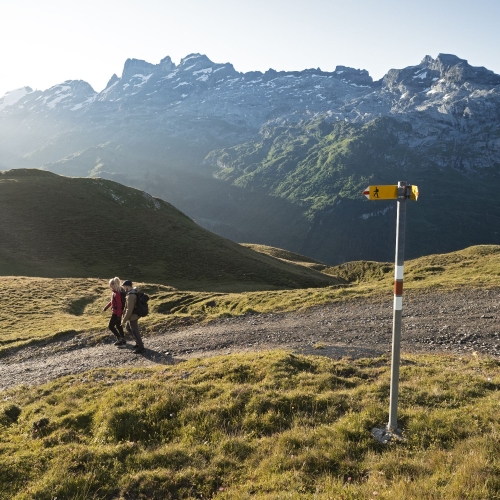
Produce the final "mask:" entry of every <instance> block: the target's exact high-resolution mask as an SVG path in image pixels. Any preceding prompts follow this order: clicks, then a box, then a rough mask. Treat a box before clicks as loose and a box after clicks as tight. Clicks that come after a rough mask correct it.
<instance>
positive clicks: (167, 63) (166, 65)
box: [158, 56, 175, 71]
mask: <svg viewBox="0 0 500 500" xmlns="http://www.w3.org/2000/svg"><path fill="white" fill-rule="evenodd" d="M158 66H160V68H161V69H162V70H163V71H172V70H174V69H175V64H174V63H173V62H172V59H171V58H170V56H166V57H164V58H163V59H162V60H161V61H160V64H159V65H158Z"/></svg>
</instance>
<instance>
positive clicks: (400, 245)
mask: <svg viewBox="0 0 500 500" xmlns="http://www.w3.org/2000/svg"><path fill="white" fill-rule="evenodd" d="M407 189H408V188H407V185H406V182H403V181H400V182H398V213H397V222H396V263H395V264H396V266H395V270H394V315H393V321H392V365H391V394H390V403H389V423H388V424H387V430H388V431H389V432H393V433H397V432H398V391H399V364H400V359H401V319H402V315H403V271H404V252H405V229H406V199H407Z"/></svg>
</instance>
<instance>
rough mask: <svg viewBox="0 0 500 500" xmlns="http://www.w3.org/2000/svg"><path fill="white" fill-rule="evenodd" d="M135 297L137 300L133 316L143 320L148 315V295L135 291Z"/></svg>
mask: <svg viewBox="0 0 500 500" xmlns="http://www.w3.org/2000/svg"><path fill="white" fill-rule="evenodd" d="M136 295H137V299H136V301H135V307H134V314H137V316H139V318H143V317H144V316H147V315H148V314H149V306H148V301H149V295H146V294H145V293H143V292H139V291H137V293H136Z"/></svg>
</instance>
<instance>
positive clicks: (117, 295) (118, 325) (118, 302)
mask: <svg viewBox="0 0 500 500" xmlns="http://www.w3.org/2000/svg"><path fill="white" fill-rule="evenodd" d="M109 288H111V290H112V291H113V293H112V295H111V300H110V301H109V302H108V304H106V306H105V307H104V309H103V311H107V310H108V309H109V308H110V307H111V311H112V313H113V314H112V315H111V319H110V320H109V325H108V328H109V329H110V330H111V331H112V332H113V334H114V335H115V337H116V342H115V345H116V346H120V345H125V344H126V343H127V341H126V340H125V333H124V332H123V328H122V313H123V306H124V304H123V297H124V295H125V294H123V295H122V287H121V286H120V278H113V279H111V280H109Z"/></svg>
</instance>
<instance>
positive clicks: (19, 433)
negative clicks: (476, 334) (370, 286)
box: [0, 352, 500, 500]
mask: <svg viewBox="0 0 500 500" xmlns="http://www.w3.org/2000/svg"><path fill="white" fill-rule="evenodd" d="M389 381H390V368H389V362H388V358H386V357H383V358H379V359H372V360H356V361H333V360H331V359H328V358H323V357H313V356H309V357H307V356H302V355H293V354H289V353H286V352H272V353H260V354H251V355H250V354H247V355H233V356H230V357H219V358H212V359H204V360H203V361H200V360H191V361H189V362H186V363H183V364H181V365H176V366H168V367H164V366H162V367H158V368H150V369H134V370H130V369H123V370H106V369H100V370H95V371H91V372H87V373H85V374H79V375H75V376H68V377H65V378H62V379H59V380H57V381H55V382H52V383H50V384H46V385H44V386H40V387H34V388H23V387H21V388H18V389H15V390H11V391H9V392H8V393H5V394H4V397H3V401H2V402H1V403H0V484H2V488H1V489H0V498H1V499H9V500H12V499H17V500H21V499H23V500H24V499H37V500H49V499H50V500H52V499H53V498H55V497H57V498H65V499H69V498H74V499H76V498H82V499H83V498H85V499H87V498H88V499H90V498H93V499H131V498H135V499H174V498H175V499H200V498H218V499H227V500H229V499H234V498H238V499H247V498H265V499H269V500H271V499H284V498H292V499H299V498H300V499H303V498H306V499H307V498H310V499H313V498H314V499H317V500H322V499H324V500H326V499H331V498H343V499H346V500H347V499H371V498H373V499H374V498H380V499H398V500H401V499H407V500H410V499H411V500H414V499H417V498H418V499H419V500H425V499H429V500H430V499H437V498H439V499H443V500H456V499H458V498H471V499H472V498H473V499H479V498H485V499H486V498H488V499H493V498H499V497H500V440H499V439H498V433H499V420H498V408H499V404H500V371H499V363H498V362H497V361H492V360H488V359H482V358H477V357H472V358H463V359H462V358H456V357H451V356H418V357H417V356H404V357H403V362H402V367H401V384H400V402H399V410H400V411H399V423H400V424H401V425H402V426H403V428H404V433H405V438H406V441H405V442H401V443H397V444H392V445H389V446H383V445H381V444H379V443H378V442H377V441H375V439H373V437H372V436H371V434H370V431H371V429H372V428H373V427H375V426H381V425H384V424H385V423H386V422H387V414H388V399H389Z"/></svg>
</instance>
